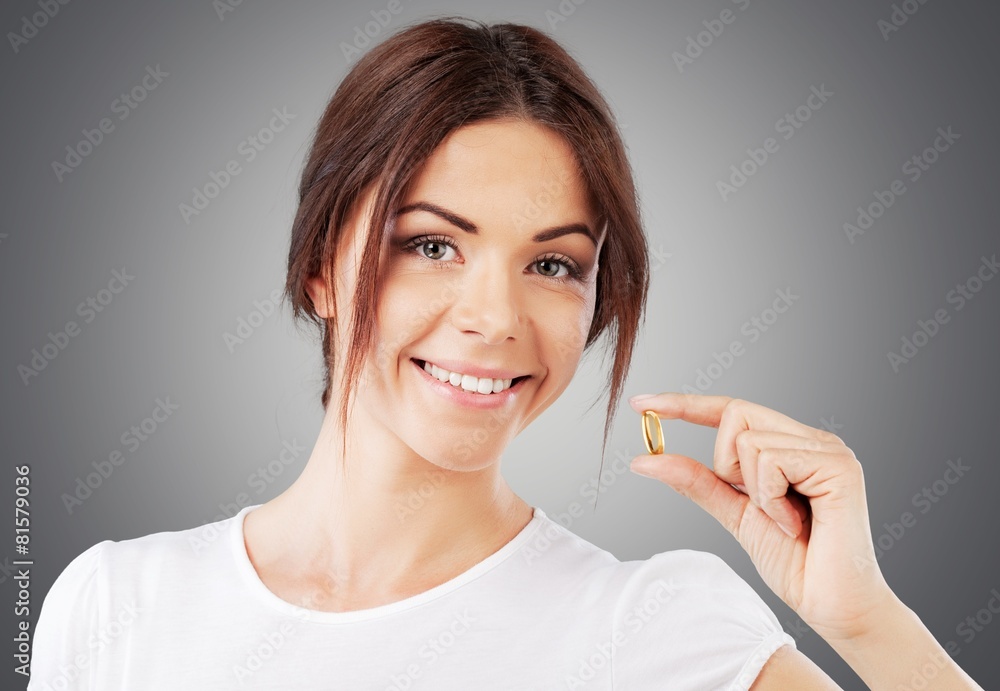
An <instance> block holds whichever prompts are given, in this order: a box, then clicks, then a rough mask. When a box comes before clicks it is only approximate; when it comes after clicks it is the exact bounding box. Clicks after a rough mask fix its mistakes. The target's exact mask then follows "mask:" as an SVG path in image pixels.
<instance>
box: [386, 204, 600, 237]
mask: <svg viewBox="0 0 1000 691" xmlns="http://www.w3.org/2000/svg"><path fill="white" fill-rule="evenodd" d="M409 211H429V212H430V213H432V214H435V215H436V216H440V217H441V218H443V219H444V220H446V221H448V223H451V224H452V225H453V226H456V227H458V228H461V229H462V230H464V231H465V232H466V233H473V234H475V233H478V232H479V228H478V226H476V224H475V223H473V222H472V221H470V220H468V219H465V218H462V217H461V216H459V215H458V214H456V213H454V212H452V211H449V210H448V209H444V208H442V207H440V206H438V205H437V204H431V203H430V202H414V203H413V204H407V205H406V206H403V207H401V208H400V209H399V210H397V211H396V216H401V215H403V214H405V213H407V212H409ZM570 233H580V234H582V235H586V236H587V237H588V238H590V241H591V242H592V243H594V247H597V238H596V237H595V236H594V231H593V230H592V229H591V228H590V226H588V225H587V224H586V223H570V224H568V225H564V226H553V227H552V228H546V229H544V230H540V231H538V232H537V233H535V234H534V235H532V236H531V239H532V240H534V241H535V242H547V241H548V240H554V239H555V238H557V237H561V236H563V235H568V234H570Z"/></svg>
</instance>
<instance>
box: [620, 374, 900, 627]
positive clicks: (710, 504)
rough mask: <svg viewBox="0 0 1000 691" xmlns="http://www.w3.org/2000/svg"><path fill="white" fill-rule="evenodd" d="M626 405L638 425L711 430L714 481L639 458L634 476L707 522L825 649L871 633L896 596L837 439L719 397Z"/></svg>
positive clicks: (665, 457) (671, 396) (858, 473)
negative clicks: (697, 509) (726, 536)
mask: <svg viewBox="0 0 1000 691" xmlns="http://www.w3.org/2000/svg"><path fill="white" fill-rule="evenodd" d="M630 403H631V405H632V407H633V408H634V409H635V410H636V411H637V412H639V413H640V415H641V414H642V411H644V410H652V411H654V412H655V413H656V414H657V415H659V416H660V417H661V418H663V419H677V420H686V421H688V422H693V423H696V424H699V425H706V426H709V427H717V428H718V429H719V433H718V436H717V437H716V440H715V456H714V459H713V468H714V472H713V471H712V470H709V469H708V468H707V467H706V466H705V465H703V464H701V463H699V462H698V461H696V460H694V459H692V458H688V457H687V456H679V455H675V454H668V453H664V454H657V455H649V454H646V455H642V456H637V457H636V458H635V459H633V462H632V470H633V471H634V472H638V473H639V474H642V475H648V476H649V477H652V478H655V479H657V480H660V481H662V482H664V483H665V484H667V485H668V486H670V487H671V488H673V489H674V490H675V491H677V492H678V493H680V494H682V495H684V496H686V497H688V498H689V499H691V500H693V501H694V502H695V503H697V504H698V505H699V506H701V507H702V508H703V509H705V510H706V511H707V512H708V513H710V514H711V515H712V516H714V517H715V518H716V520H718V521H719V522H720V523H721V524H722V525H723V526H724V527H725V528H726V530H728V531H729V532H730V533H732V535H733V536H734V537H735V538H736V539H737V540H738V541H739V543H740V545H742V546H743V549H745V550H746V551H747V553H748V554H749V555H750V558H751V559H752V560H753V563H754V565H755V566H756V567H757V571H758V572H759V573H760V575H761V577H762V578H763V579H764V582H765V583H767V585H768V587H769V588H771V590H773V591H774V592H775V593H776V594H777V595H778V596H779V597H781V599H782V600H784V602H785V603H786V604H787V605H788V606H789V607H791V608H792V609H793V610H795V612H796V613H797V614H798V615H799V616H800V617H802V620H803V621H805V622H806V624H808V625H809V626H810V627H812V628H813V630H815V631H816V633H818V634H819V635H821V636H822V637H823V638H825V639H826V640H827V641H831V640H845V639H849V638H854V637H856V636H861V635H864V634H865V633H868V632H869V631H870V630H871V629H872V628H873V627H875V626H877V622H878V617H879V615H880V613H881V611H882V608H887V607H889V605H890V603H892V602H893V601H894V600H895V595H894V594H893V592H892V590H891V589H890V588H889V586H888V584H887V583H886V582H885V579H884V578H883V577H882V572H881V570H880V569H879V567H878V563H877V562H876V560H875V549H874V546H873V544H872V536H871V527H870V526H869V523H868V506H867V502H866V499H865V484H864V474H863V473H862V469H861V464H860V463H859V462H858V459H857V458H856V457H855V456H854V452H853V451H851V450H850V449H849V448H848V447H847V446H846V445H845V444H844V442H843V441H842V440H841V439H840V437H838V436H837V435H835V434H832V433H831V432H827V431H825V430H821V429H816V428H814V427H809V426H807V425H804V424H802V423H800V422H798V421H796V420H793V419H791V418H789V417H787V416H785V415H782V414H781V413H778V412H776V411H774V410H770V409H768V408H765V407H763V406H760V405H757V404H754V403H749V402H747V401H743V400H740V399H733V398H729V397H726V396H703V395H691V394H680V393H663V394H659V395H655V396H652V397H650V398H645V399H643V400H639V401H635V402H631V401H630ZM667 432H668V430H665V431H664V447H665V448H664V451H665V452H666V451H668V450H669V449H668V448H667V447H668V446H669V441H670V437H669V435H668V434H667ZM655 434H656V432H655V431H653V435H654V436H655ZM733 485H736V486H738V487H739V490H742V491H739V490H737V489H734V487H733ZM744 492H745V493H744ZM781 526H784V528H786V529H787V530H788V531H789V532H790V533H791V536H790V535H788V534H786V533H785V531H784V529H783V528H782V527H781Z"/></svg>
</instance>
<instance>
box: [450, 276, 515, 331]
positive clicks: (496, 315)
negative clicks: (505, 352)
mask: <svg viewBox="0 0 1000 691" xmlns="http://www.w3.org/2000/svg"><path fill="white" fill-rule="evenodd" d="M500 264H501V262H499V261H497V262H493V263H492V264H490V263H488V262H482V263H481V264H480V265H479V266H476V267H474V268H471V269H469V270H468V271H466V272H465V275H464V276H463V278H462V281H461V287H460V289H459V291H458V298H457V299H456V300H455V304H454V305H453V306H452V309H451V311H452V316H451V321H452V324H454V326H455V327H456V328H457V329H459V330H460V331H463V332H476V333H479V334H481V335H482V336H483V339H484V340H485V342H486V343H487V344H489V345H496V344H499V343H502V342H503V341H504V340H506V339H507V338H511V337H513V338H520V337H521V336H522V334H523V328H524V315H523V314H522V308H521V302H520V296H519V294H518V292H519V285H518V281H517V277H516V276H513V275H512V274H511V273H510V271H509V269H507V268H505V267H501V266H500Z"/></svg>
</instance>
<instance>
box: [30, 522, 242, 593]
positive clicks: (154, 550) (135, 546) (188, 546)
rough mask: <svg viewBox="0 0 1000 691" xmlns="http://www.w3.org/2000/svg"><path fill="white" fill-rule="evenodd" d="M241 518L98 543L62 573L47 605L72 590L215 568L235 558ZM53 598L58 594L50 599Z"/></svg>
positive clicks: (85, 551)
mask: <svg viewBox="0 0 1000 691" xmlns="http://www.w3.org/2000/svg"><path fill="white" fill-rule="evenodd" d="M242 513H243V512H240V515H242ZM238 517H239V516H233V517H231V518H224V519H221V520H217V521H212V522H210V523H206V524H204V525H200V526H196V527H192V528H185V529H179V530H162V531H157V532H154V533H148V534H146V535H140V536H137V537H132V538H123V539H117V540H113V539H107V540H102V541H100V542H97V543H95V544H93V545H91V546H90V547H88V548H87V549H85V550H83V551H82V552H80V553H79V554H77V555H76V556H75V557H74V558H73V559H72V560H71V561H70V562H69V563H68V564H67V565H66V566H65V567H64V568H63V570H62V571H61V572H60V573H59V575H58V576H57V578H56V580H55V582H54V583H53V586H52V588H51V590H50V595H47V596H46V599H48V598H49V597H54V598H57V597H58V592H59V591H66V590H69V589H74V590H78V589H80V588H82V587H88V586H89V587H91V588H97V587H98V586H99V584H103V585H105V586H108V587H111V588H112V589H114V588H118V587H127V586H128V585H129V584H130V583H136V582H138V581H139V580H140V577H141V579H142V580H145V581H149V582H152V581H156V580H158V576H160V577H162V576H165V575H168V574H170V573H183V572H191V571H192V570H198V569H203V568H215V567H216V566H217V561H218V560H221V559H228V558H229V557H230V552H231V547H232V545H231V544H230V543H231V541H232V540H233V539H234V538H233V532H232V531H233V530H235V524H234V521H236V520H237V518H238ZM53 592H55V593H57V594H56V595H54V596H53V595H51V593H53Z"/></svg>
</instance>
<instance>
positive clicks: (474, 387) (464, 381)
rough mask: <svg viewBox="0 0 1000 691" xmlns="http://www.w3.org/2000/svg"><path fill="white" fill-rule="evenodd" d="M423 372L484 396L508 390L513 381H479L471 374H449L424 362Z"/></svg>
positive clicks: (485, 378) (483, 379) (486, 379)
mask: <svg viewBox="0 0 1000 691" xmlns="http://www.w3.org/2000/svg"><path fill="white" fill-rule="evenodd" d="M424 371H425V372H427V373H428V374H430V375H431V376H432V377H434V378H435V379H437V380H438V381H443V382H444V381H446V382H448V383H449V384H451V385H452V386H454V387H456V388H461V389H464V390H465V391H472V392H474V393H480V394H484V395H485V394H490V393H500V392H501V391H503V390H505V389H509V388H510V385H511V382H512V381H513V379H490V378H488V377H483V378H482V379H479V378H478V377H473V376H472V375H471V374H462V373H461V372H449V371H448V370H446V369H442V368H440V367H438V366H437V365H435V364H432V363H430V362H424Z"/></svg>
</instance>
